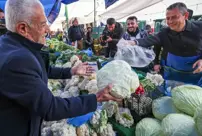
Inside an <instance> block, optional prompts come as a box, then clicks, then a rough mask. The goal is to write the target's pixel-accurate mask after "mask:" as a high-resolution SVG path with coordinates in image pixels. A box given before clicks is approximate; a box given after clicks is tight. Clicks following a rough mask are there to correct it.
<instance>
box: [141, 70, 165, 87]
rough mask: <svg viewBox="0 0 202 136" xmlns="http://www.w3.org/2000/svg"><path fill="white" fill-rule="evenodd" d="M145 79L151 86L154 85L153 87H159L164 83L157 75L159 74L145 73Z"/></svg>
mask: <svg viewBox="0 0 202 136" xmlns="http://www.w3.org/2000/svg"><path fill="white" fill-rule="evenodd" d="M145 78H146V79H149V80H150V81H151V82H152V83H153V84H155V86H160V85H162V84H163V82H164V79H163V77H162V76H161V75H159V74H150V73H147V76H146V77H145Z"/></svg>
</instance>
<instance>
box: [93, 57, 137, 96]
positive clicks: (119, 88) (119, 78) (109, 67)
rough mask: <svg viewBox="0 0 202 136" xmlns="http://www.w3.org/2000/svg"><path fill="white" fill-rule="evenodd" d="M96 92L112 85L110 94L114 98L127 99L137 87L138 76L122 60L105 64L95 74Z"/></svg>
mask: <svg viewBox="0 0 202 136" xmlns="http://www.w3.org/2000/svg"><path fill="white" fill-rule="evenodd" d="M97 84H98V90H101V89H103V88H105V87H106V86H107V85H109V84H113V87H112V91H111V94H112V95H113V96H114V97H116V98H128V97H130V95H131V93H133V92H135V90H136V89H137V88H138V87H139V79H138V75H137V74H136V73H135V72H133V71H132V70H131V67H130V65H129V64H128V63H127V62H125V61H122V60H114V61H111V62H109V63H107V64H106V65H105V66H104V67H103V68H102V69H100V70H99V71H98V72H97Z"/></svg>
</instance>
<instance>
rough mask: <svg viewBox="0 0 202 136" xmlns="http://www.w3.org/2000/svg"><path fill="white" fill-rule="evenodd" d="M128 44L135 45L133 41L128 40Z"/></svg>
mask: <svg viewBox="0 0 202 136" xmlns="http://www.w3.org/2000/svg"><path fill="white" fill-rule="evenodd" d="M128 44H129V45H132V46H134V45H136V42H135V41H132V40H129V41H128Z"/></svg>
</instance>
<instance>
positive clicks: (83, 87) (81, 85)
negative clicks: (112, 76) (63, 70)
mask: <svg viewBox="0 0 202 136" xmlns="http://www.w3.org/2000/svg"><path fill="white" fill-rule="evenodd" d="M88 82H89V80H88V79H87V78H84V80H83V81H82V82H80V83H79V84H78V87H79V89H81V90H85V87H86V85H87V84H88Z"/></svg>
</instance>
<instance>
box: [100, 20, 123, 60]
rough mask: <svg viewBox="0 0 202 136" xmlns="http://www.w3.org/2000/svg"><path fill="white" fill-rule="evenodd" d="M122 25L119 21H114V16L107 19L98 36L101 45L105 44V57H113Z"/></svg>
mask: <svg viewBox="0 0 202 136" xmlns="http://www.w3.org/2000/svg"><path fill="white" fill-rule="evenodd" d="M123 32H124V30H123V27H122V25H121V24H120V23H118V22H116V21H115V19H114V18H108V19H107V25H106V27H105V29H104V30H103V33H102V35H101V37H100V41H101V43H102V45H104V46H106V48H105V49H106V50H105V57H106V58H109V57H110V58H114V56H115V54H116V52H117V46H116V44H117V43H118V41H119V40H120V39H121V38H122V35H123Z"/></svg>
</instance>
